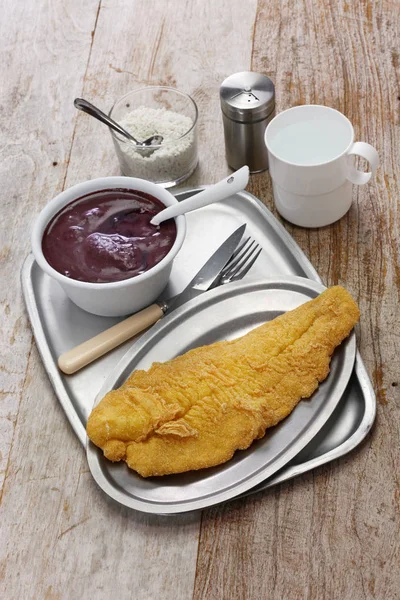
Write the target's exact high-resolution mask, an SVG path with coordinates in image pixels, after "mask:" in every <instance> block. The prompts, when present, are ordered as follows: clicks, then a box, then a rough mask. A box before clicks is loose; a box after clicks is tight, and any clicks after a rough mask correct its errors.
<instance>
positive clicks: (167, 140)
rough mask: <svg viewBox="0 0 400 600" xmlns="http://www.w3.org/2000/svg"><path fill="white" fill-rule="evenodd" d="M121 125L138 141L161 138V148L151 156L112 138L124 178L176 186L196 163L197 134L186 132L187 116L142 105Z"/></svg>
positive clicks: (190, 125) (123, 120)
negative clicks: (156, 136) (137, 178)
mask: <svg viewBox="0 0 400 600" xmlns="http://www.w3.org/2000/svg"><path fill="white" fill-rule="evenodd" d="M120 123H121V125H122V127H124V129H126V130H127V131H128V132H129V133H131V134H132V135H133V136H134V137H135V138H136V139H138V140H140V141H142V140H146V139H147V138H149V137H151V136H152V135H155V134H159V135H162V137H163V141H162V144H161V146H160V148H158V149H156V150H155V151H154V152H153V153H151V154H150V155H146V153H143V152H141V151H140V149H136V148H135V146H134V145H133V144H131V143H129V142H128V143H126V142H121V141H119V140H117V139H116V138H115V137H114V143H115V146H116V149H117V152H118V156H119V160H120V164H121V169H122V172H123V173H124V175H128V176H133V177H140V178H142V179H148V180H150V181H154V182H156V183H164V182H165V183H167V182H175V183H176V182H179V181H183V179H185V178H186V177H188V176H189V175H190V174H191V173H192V172H193V171H194V169H195V167H196V164H197V147H196V132H195V128H193V129H192V130H191V131H190V132H189V133H187V132H188V131H189V129H190V128H191V127H192V125H193V121H192V119H191V118H190V117H187V116H185V115H182V114H179V113H177V112H174V111H171V110H166V109H165V108H146V107H144V106H142V107H140V108H136V109H135V110H132V111H131V112H129V113H128V114H127V115H125V117H124V118H123V119H121V120H120ZM185 134H186V135H185Z"/></svg>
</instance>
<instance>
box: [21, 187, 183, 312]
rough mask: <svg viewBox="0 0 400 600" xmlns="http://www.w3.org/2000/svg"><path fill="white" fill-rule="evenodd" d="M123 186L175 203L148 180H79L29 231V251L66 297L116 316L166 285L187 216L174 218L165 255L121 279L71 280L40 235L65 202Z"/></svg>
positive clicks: (153, 297) (147, 301) (151, 297)
mask: <svg viewBox="0 0 400 600" xmlns="http://www.w3.org/2000/svg"><path fill="white" fill-rule="evenodd" d="M110 188H111V189H113V188H124V189H130V190H139V191H141V192H145V193H147V194H151V195H152V196H154V197H155V198H157V199H158V200H160V202H162V203H163V204H164V205H165V206H171V205H172V204H176V203H177V202H178V201H177V199H176V198H175V197H174V196H173V195H172V194H171V193H170V192H168V191H167V190H166V189H164V188H162V187H160V186H159V185H157V184H155V183H151V182H150V181H145V180H144V179H137V178H134V177H101V178H99V179H92V180H90V181H85V182H83V183H78V184H77V185H74V186H73V187H71V188H69V189H67V190H65V191H64V192H62V193H61V194H59V195H58V196H56V197H55V198H53V200H51V201H50V202H49V203H48V204H47V205H46V206H45V207H44V209H43V210H42V212H41V213H40V214H39V215H38V217H37V219H36V221H35V223H34V226H33V230H32V237H31V242H32V252H33V255H34V257H35V260H36V262H37V263H38V265H39V266H40V267H41V268H42V269H43V271H45V273H47V274H48V275H50V277H52V278H53V279H55V280H56V281H58V282H59V284H60V285H61V287H62V288H63V290H64V292H65V293H66V294H67V296H68V297H69V298H70V299H71V300H72V302H74V303H75V304H76V305H77V306H79V307H80V308H82V309H83V310H86V311H87V312H90V313H93V314H95V315H101V316H104V317H119V316H124V315H128V314H130V313H133V312H136V311H138V310H141V309H142V308H144V307H145V306H148V305H149V304H151V303H152V302H154V300H156V298H157V297H158V296H159V295H160V294H161V292H162V291H163V289H164V288H165V287H166V285H167V283H168V279H169V275H170V272H171V268H172V262H173V260H174V258H175V256H176V254H177V253H178V251H179V250H180V248H181V246H182V244H183V240H184V238H185V234H186V219H185V217H184V216H183V215H182V216H179V217H176V218H175V223H176V228H177V234H176V239H175V242H174V244H173V246H172V248H171V250H170V251H169V252H168V254H167V255H166V256H165V257H164V258H163V259H162V260H161V261H160V262H159V263H158V264H157V265H155V266H154V267H152V268H151V269H149V270H148V271H146V272H145V273H141V274H140V275H136V276H135V277H131V278H129V279H124V280H123V281H114V282H112V283H89V282H86V281H78V280H76V279H70V278H69V277H66V276H65V275H62V274H61V273H59V272H58V271H56V270H55V269H53V267H51V266H50V265H49V263H48V262H47V260H46V259H45V257H44V255H43V252H42V237H43V233H44V230H45V229H46V226H47V224H48V222H49V221H50V220H51V219H52V218H53V217H54V215H55V214H56V213H58V212H59V210H61V209H62V208H63V207H64V206H65V205H66V204H69V203H70V202H73V201H74V200H76V199H78V198H81V197H82V196H85V195H86V194H89V193H90V192H95V191H98V190H105V189H110Z"/></svg>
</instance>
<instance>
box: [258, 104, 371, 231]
mask: <svg viewBox="0 0 400 600" xmlns="http://www.w3.org/2000/svg"><path fill="white" fill-rule="evenodd" d="M265 144H266V146H267V150H268V157H269V171H270V175H271V178H272V185H273V193H274V200H275V204H276V208H277V209H278V211H279V213H280V214H281V215H282V216H283V217H284V218H285V219H287V220H288V221H290V222H291V223H294V224H295V225H300V226H302V227H322V226H324V225H329V224H330V223H334V222H335V221H337V220H338V219H340V218H341V217H343V215H345V214H346V212H347V211H348V210H349V208H350V206H351V201H352V184H356V185H363V184H365V183H368V181H369V180H370V179H371V177H373V175H374V174H375V171H376V169H377V167H378V162H379V157H378V153H377V151H376V150H375V148H373V146H370V144H366V143H365V142H354V130H353V126H352V124H351V123H350V121H349V120H348V119H347V117H345V116H344V115H343V114H342V113H340V112H339V111H337V110H335V109H333V108H329V107H328V106H321V105H314V104H307V105H303V106H295V107H293V108H289V109H288V110H285V111H283V112H281V113H279V114H278V115H277V116H276V117H275V118H274V119H272V121H271V122H270V123H269V125H268V127H267V129H266V131H265ZM353 155H357V156H361V157H363V158H365V159H366V160H367V161H368V162H369V165H370V169H371V170H370V171H369V172H368V173H364V172H362V171H359V170H357V169H356V168H355V167H354V166H353V164H352V158H351V157H352V156H353Z"/></svg>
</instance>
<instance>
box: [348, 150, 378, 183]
mask: <svg viewBox="0 0 400 600" xmlns="http://www.w3.org/2000/svg"><path fill="white" fill-rule="evenodd" d="M353 155H355V156H361V157H362V158H365V159H366V160H367V161H368V162H369V165H370V168H371V171H368V173H363V171H359V170H358V169H356V168H355V167H353V165H349V171H348V173H347V179H348V180H349V181H351V183H355V184H356V185H364V184H365V183H368V181H369V180H370V179H371V177H373V176H374V175H375V173H376V169H377V168H378V164H379V154H378V152H377V151H376V150H375V148H374V147H373V146H371V145H370V144H366V143H365V142H355V143H354V144H353V145H352V147H351V148H350V150H349V152H348V153H347V156H353Z"/></svg>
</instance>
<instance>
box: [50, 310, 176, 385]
mask: <svg viewBox="0 0 400 600" xmlns="http://www.w3.org/2000/svg"><path fill="white" fill-rule="evenodd" d="M163 314H164V313H163V311H162V309H161V307H160V306H159V305H158V304H152V305H151V306H148V307H147V308H145V309H143V310H141V311H140V312H138V313H136V314H134V315H132V316H131V317H128V318H127V319H124V320H123V321H121V322H120V323H117V325H114V326H113V327H110V328H109V329H106V330H105V331H103V332H102V333H99V335H96V336H95V337H93V338H91V339H90V340H87V341H86V342H83V343H82V344H79V346H75V348H72V349H71V350H68V352H64V354H61V356H60V357H59V359H58V367H59V369H60V370H61V371H63V373H67V375H71V374H72V373H76V371H79V369H82V367H86V365H88V364H90V363H91V362H93V361H94V360H96V358H100V356H104V354H107V352H110V350H113V349H114V348H117V346H119V345H120V344H123V343H124V342H126V341H127V340H129V339H130V338H132V337H133V336H134V335H136V334H137V333H140V332H141V331H144V330H145V329H147V327H150V325H154V323H156V322H157V321H158V320H159V319H161V317H162V316H163Z"/></svg>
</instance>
